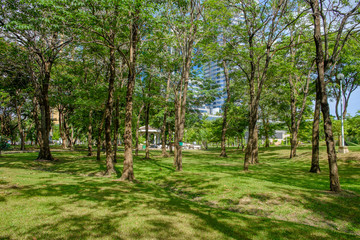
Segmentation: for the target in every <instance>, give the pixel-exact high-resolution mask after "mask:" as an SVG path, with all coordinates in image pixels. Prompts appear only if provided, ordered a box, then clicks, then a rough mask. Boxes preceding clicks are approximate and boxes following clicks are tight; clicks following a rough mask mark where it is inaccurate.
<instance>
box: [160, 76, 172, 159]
mask: <svg viewBox="0 0 360 240" xmlns="http://www.w3.org/2000/svg"><path fill="white" fill-rule="evenodd" d="M170 80H171V72H169V75H168V79H167V83H166V96H165V104H166V105H165V110H164V117H163V124H162V127H161V156H162V157H169V156H170V155H169V154H168V153H167V152H166V118H167V115H168V105H167V103H168V101H169V95H170ZM168 131H169V132H170V129H169V130H168ZM169 134H170V133H169ZM169 144H170V142H169Z"/></svg>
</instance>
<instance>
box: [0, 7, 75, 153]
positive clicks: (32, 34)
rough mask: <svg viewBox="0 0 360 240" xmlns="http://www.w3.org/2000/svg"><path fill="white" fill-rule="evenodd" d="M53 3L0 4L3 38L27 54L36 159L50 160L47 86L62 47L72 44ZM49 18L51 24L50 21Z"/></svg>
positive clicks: (57, 9)
mask: <svg viewBox="0 0 360 240" xmlns="http://www.w3.org/2000/svg"><path fill="white" fill-rule="evenodd" d="M59 8H60V6H59V5H57V4H56V2H55V1H47V2H37V1H30V0H29V1H12V2H6V3H3V4H2V5H1V13H0V14H1V19H0V26H1V30H2V31H3V33H5V34H6V37H7V38H8V39H9V40H11V41H13V42H16V43H17V44H19V45H20V46H22V47H23V48H24V50H26V51H27V52H28V54H29V58H30V59H29V62H31V63H29V64H32V63H35V64H36V65H35V66H36V68H37V69H36V70H35V69H33V68H31V70H30V71H31V72H32V73H31V77H32V82H33V84H34V89H35V92H36V97H37V99H38V100H39V105H40V111H41V116H42V117H41V127H40V129H41V141H40V142H39V143H40V152H39V155H38V159H44V160H54V158H53V157H52V155H51V152H50V146H49V133H50V125H51V119H50V105H49V86H50V80H51V70H52V67H53V65H54V63H55V62H56V60H57V59H58V58H59V57H60V56H61V51H62V50H63V48H64V47H65V46H66V45H68V44H69V43H70V42H71V41H72V37H71V36H68V35H67V34H66V28H64V26H65V24H64V23H65V18H64V17H63V16H61V15H60V14H58V13H59ZM50 19H51V21H50Z"/></svg>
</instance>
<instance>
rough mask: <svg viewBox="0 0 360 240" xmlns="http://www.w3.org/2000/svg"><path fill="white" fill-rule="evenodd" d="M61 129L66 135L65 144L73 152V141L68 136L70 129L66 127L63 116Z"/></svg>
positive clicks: (69, 135)
mask: <svg viewBox="0 0 360 240" xmlns="http://www.w3.org/2000/svg"><path fill="white" fill-rule="evenodd" d="M63 127H64V132H65V135H66V139H67V140H66V142H67V147H68V148H70V150H73V141H72V140H73V139H72V136H71V134H70V129H69V126H67V124H66V120H65V115H64V116H63Z"/></svg>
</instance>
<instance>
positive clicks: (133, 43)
mask: <svg viewBox="0 0 360 240" xmlns="http://www.w3.org/2000/svg"><path fill="white" fill-rule="evenodd" d="M138 15H139V9H138V8H136V9H135V13H134V14H132V17H134V18H135V19H133V20H132V23H131V24H130V48H129V75H128V83H127V91H126V106H125V133H124V148H125V150H124V168H123V172H122V175H121V178H120V180H129V181H133V180H134V179H135V176H134V169H133V155H132V111H133V93H134V88H135V78H136V51H137V44H138V41H139V36H138V23H137V18H138Z"/></svg>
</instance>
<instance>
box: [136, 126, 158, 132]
mask: <svg viewBox="0 0 360 240" xmlns="http://www.w3.org/2000/svg"><path fill="white" fill-rule="evenodd" d="M144 132H146V129H145V126H142V127H140V128H139V133H144ZM148 132H149V133H161V130H160V129H156V128H153V127H151V126H149V130H148Z"/></svg>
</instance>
